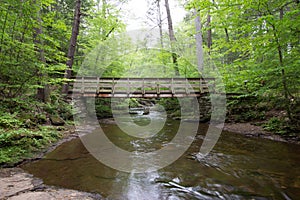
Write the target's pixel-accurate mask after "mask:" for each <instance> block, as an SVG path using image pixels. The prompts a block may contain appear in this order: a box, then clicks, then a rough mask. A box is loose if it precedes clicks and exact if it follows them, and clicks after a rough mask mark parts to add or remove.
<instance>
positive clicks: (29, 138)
mask: <svg viewBox="0 0 300 200" xmlns="http://www.w3.org/2000/svg"><path fill="white" fill-rule="evenodd" d="M60 137H61V134H60V133H59V132H57V131H56V130H54V129H51V128H48V127H41V128H40V129H39V130H29V129H24V128H21V129H18V130H9V131H8V130H4V129H0V166H1V165H4V164H6V165H9V164H13V163H17V162H19V161H21V160H23V159H25V158H28V157H30V156H31V155H32V154H33V153H36V152H39V151H40V150H41V149H42V148H45V147H47V146H48V145H49V144H51V143H53V142H55V141H57V140H58V139H59V138H60Z"/></svg>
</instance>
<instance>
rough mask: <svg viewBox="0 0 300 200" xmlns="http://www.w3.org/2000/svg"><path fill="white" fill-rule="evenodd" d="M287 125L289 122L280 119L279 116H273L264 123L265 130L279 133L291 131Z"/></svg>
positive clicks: (283, 133)
mask: <svg viewBox="0 0 300 200" xmlns="http://www.w3.org/2000/svg"><path fill="white" fill-rule="evenodd" d="M287 127H288V126H287V122H285V121H283V120H282V119H279V118H278V117H272V118H271V119H270V120H269V121H268V122H267V123H265V124H264V125H263V128H264V129H265V130H267V131H271V132H274V133H276V134H278V135H286V134H287V133H289V130H288V128H287Z"/></svg>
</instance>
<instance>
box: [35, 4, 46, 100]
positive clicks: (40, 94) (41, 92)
mask: <svg viewBox="0 0 300 200" xmlns="http://www.w3.org/2000/svg"><path fill="white" fill-rule="evenodd" d="M37 6H38V5H37ZM37 22H38V28H35V34H34V44H35V48H36V51H37V52H38V57H39V60H40V62H41V63H43V64H46V58H45V51H44V49H43V48H42V46H43V45H42V41H41V40H40V38H39V37H40V35H41V34H42V33H43V31H42V25H41V23H42V19H41V17H40V11H38V12H37ZM37 74H38V76H39V78H40V81H39V82H38V84H39V85H41V86H42V87H41V88H38V89H37V94H36V98H37V99H38V100H40V101H43V102H47V101H48V100H49V97H50V89H49V85H48V84H43V79H44V77H45V76H46V75H45V74H43V72H40V71H37Z"/></svg>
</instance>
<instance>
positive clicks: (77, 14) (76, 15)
mask: <svg viewBox="0 0 300 200" xmlns="http://www.w3.org/2000/svg"><path fill="white" fill-rule="evenodd" d="M80 8H81V0H77V1H76V6H75V11H74V22H73V28H72V36H71V38H70V45H69V50H68V61H67V69H66V72H65V75H64V78H67V79H70V78H71V76H72V66H73V62H74V55H75V50H76V45H77V37H78V34H79V26H80V17H81V12H80ZM68 90H69V84H68V83H66V84H64V85H63V89H62V93H63V94H67V93H68Z"/></svg>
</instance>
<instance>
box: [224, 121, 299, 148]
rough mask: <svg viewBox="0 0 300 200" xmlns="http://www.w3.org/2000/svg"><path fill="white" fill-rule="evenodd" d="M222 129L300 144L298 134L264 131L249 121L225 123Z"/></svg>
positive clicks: (247, 135)
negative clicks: (285, 134)
mask: <svg viewBox="0 0 300 200" xmlns="http://www.w3.org/2000/svg"><path fill="white" fill-rule="evenodd" d="M223 130H224V131H229V132H233V133H239V134H242V135H244V136H246V137H259V138H264V139H269V140H273V141H279V142H287V143H293V144H300V137H299V136H280V135H276V134H274V133H272V132H269V131H265V130H264V129H263V127H261V126H257V125H254V124H253V123H251V122H244V123H225V124H224V128H223Z"/></svg>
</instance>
